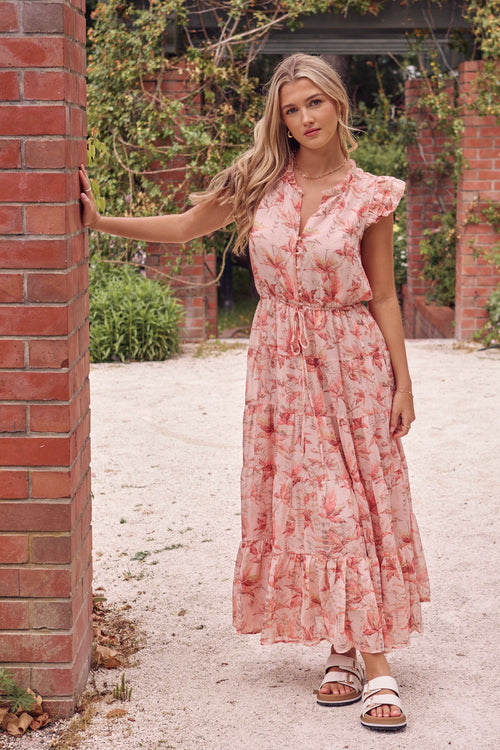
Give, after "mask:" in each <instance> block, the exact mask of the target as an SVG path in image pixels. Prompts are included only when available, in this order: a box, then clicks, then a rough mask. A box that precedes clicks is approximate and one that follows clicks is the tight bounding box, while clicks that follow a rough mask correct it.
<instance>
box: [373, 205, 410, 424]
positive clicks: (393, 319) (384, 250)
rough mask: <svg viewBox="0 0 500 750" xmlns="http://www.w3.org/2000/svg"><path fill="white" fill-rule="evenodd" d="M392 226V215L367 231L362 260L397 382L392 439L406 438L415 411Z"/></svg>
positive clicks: (379, 325) (374, 313) (377, 320)
mask: <svg viewBox="0 0 500 750" xmlns="http://www.w3.org/2000/svg"><path fill="white" fill-rule="evenodd" d="M392 225H393V216H392V214H390V215H389V216H384V217H382V218H381V219H379V221H378V222H377V223H376V224H371V225H370V226H369V227H368V228H367V229H366V230H365V233H364V235H363V239H362V241H361V260H362V263H363V268H364V269H365V273H366V276H367V277H368V281H369V282H370V286H371V289H372V294H373V298H372V299H371V300H370V302H369V303H368V308H369V310H370V312H371V314H372V315H373V317H374V318H375V320H376V322H377V325H378V327H379V328H380V330H381V331H382V335H383V337H384V339H385V341H386V344H387V348H388V350H389V356H390V358H391V364H392V369H393V372H394V378H395V381H396V392H395V393H394V400H393V405H392V415H391V432H392V434H393V437H403V436H404V435H407V434H408V430H409V429H410V428H409V425H410V424H411V423H412V422H413V421H414V419H415V412H414V409H413V396H412V395H411V391H412V384H411V378H410V371H409V369H408V360H407V357H406V349H405V341H404V333H403V323H402V320H401V312H400V309H399V302H398V297H397V294H396V286H395V283H394V265H393V257H392Z"/></svg>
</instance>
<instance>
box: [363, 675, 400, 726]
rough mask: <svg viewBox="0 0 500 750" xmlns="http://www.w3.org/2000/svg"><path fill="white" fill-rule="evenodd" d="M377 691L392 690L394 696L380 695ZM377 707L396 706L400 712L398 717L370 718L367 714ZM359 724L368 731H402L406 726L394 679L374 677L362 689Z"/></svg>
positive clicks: (389, 694)
mask: <svg viewBox="0 0 500 750" xmlns="http://www.w3.org/2000/svg"><path fill="white" fill-rule="evenodd" d="M379 690H392V691H393V693H394V694H391V693H382V695H377V693H378V692H379ZM379 706H397V707H398V708H399V710H400V711H401V714H400V715H399V716H387V717H386V716H383V717H382V716H371V715H370V714H369V713H368V712H369V711H372V710H373V709H374V708H379ZM361 723H362V724H363V726H364V727H368V728H369V729H403V728H404V727H405V726H406V716H405V715H404V713H403V707H402V704H401V699H400V697H399V687H398V683H397V682H396V680H395V679H394V677H389V676H386V677H375V678H374V679H373V680H370V681H369V682H367V683H366V685H365V686H364V688H363V709H362V711H361Z"/></svg>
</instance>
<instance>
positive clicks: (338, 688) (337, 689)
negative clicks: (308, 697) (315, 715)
mask: <svg viewBox="0 0 500 750" xmlns="http://www.w3.org/2000/svg"><path fill="white" fill-rule="evenodd" d="M320 692H321V693H325V694H326V695H346V694H347V693H352V692H354V688H351V687H349V686H348V685H341V684H340V683H339V682H327V683H326V684H325V685H323V687H322V688H320Z"/></svg>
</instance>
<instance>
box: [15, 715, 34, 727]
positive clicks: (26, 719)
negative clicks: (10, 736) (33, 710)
mask: <svg viewBox="0 0 500 750" xmlns="http://www.w3.org/2000/svg"><path fill="white" fill-rule="evenodd" d="M32 720H33V717H32V716H30V715H29V714H27V713H23V714H21V716H20V717H19V719H18V720H17V725H18V727H19V729H21V730H22V732H25V731H26V730H27V729H28V727H29V725H30V724H31V722H32Z"/></svg>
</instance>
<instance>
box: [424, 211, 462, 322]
mask: <svg viewBox="0 0 500 750" xmlns="http://www.w3.org/2000/svg"><path fill="white" fill-rule="evenodd" d="M433 220H434V221H439V222H440V223H439V225H438V226H437V227H435V228H434V229H424V232H423V234H424V238H423V240H422V241H421V242H420V253H421V255H422V257H423V258H425V261H426V263H425V266H424V270H423V273H422V276H423V278H424V279H427V280H428V281H430V283H431V285H430V288H429V291H428V292H427V294H426V299H427V302H434V303H435V304H437V305H441V306H449V307H455V276H456V271H455V267H456V244H457V225H456V211H455V208H453V209H452V210H451V211H448V212H447V213H444V214H441V215H440V216H433Z"/></svg>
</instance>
